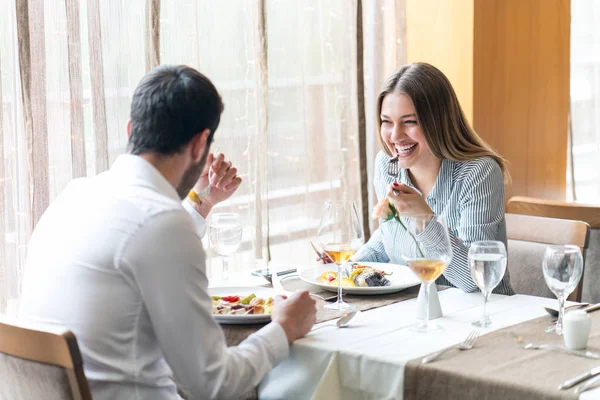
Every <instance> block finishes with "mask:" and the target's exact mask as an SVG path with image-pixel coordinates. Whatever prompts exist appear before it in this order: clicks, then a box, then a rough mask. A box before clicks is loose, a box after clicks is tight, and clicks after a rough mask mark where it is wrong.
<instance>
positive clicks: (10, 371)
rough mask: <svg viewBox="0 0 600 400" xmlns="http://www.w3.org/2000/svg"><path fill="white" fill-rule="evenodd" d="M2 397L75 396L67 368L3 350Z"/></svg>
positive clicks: (1, 399)
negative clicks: (13, 354) (4, 352)
mask: <svg viewBox="0 0 600 400" xmlns="http://www.w3.org/2000/svg"><path fill="white" fill-rule="evenodd" d="M0 377H2V378H1V379H0V381H1V382H2V384H1V385H0V400H29V399H44V400H65V399H72V398H73V396H72V394H71V389H70V386H69V378H68V376H67V372H66V370H65V369H64V368H61V367H57V366H54V365H48V364H42V363H38V362H35V361H29V360H24V359H22V358H17V357H13V356H9V355H7V354H3V353H0Z"/></svg>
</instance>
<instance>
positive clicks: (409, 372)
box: [223, 277, 600, 400]
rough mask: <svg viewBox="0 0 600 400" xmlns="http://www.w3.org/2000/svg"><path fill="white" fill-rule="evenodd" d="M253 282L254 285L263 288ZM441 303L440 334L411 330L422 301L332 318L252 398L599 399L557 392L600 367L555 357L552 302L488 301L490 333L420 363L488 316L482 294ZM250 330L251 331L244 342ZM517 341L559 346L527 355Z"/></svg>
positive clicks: (442, 294) (599, 336)
mask: <svg viewBox="0 0 600 400" xmlns="http://www.w3.org/2000/svg"><path fill="white" fill-rule="evenodd" d="M253 279H254V281H253V283H252V284H256V285H264V284H265V283H264V282H261V281H259V280H256V279H255V278H253ZM294 279H295V278H294V277H291V278H290V280H289V281H290V282H291V281H293V280H294ZM244 282H245V283H246V284H248V282H249V281H248V280H245V281H244ZM302 285H305V286H306V288H307V289H309V290H313V289H317V288H314V287H311V285H309V284H306V283H303V282H298V283H295V284H293V285H292V286H291V287H292V288H294V289H296V288H298V287H302ZM289 287H290V286H288V287H287V288H286V289H288V288H289ZM407 290H410V289H407ZM438 295H439V300H440V303H441V306H442V312H443V316H442V317H440V318H437V319H436V320H435V323H436V324H437V325H438V326H439V327H440V329H439V330H437V331H431V332H426V333H423V332H417V331H414V330H412V329H411V328H412V327H413V325H414V323H415V319H416V315H417V298H416V295H413V296H408V297H407V298H399V300H398V301H396V302H392V303H391V304H385V303H384V305H382V306H381V307H370V308H369V309H366V310H363V311H360V312H359V313H358V314H357V315H356V316H355V317H354V318H353V319H352V320H351V321H350V323H349V326H348V327H346V328H339V327H337V325H336V324H335V321H336V319H335V318H333V319H332V318H331V317H328V318H326V320H324V321H323V322H321V323H318V324H316V325H315V327H314V328H313V330H311V331H310V332H309V333H308V334H307V335H306V336H305V337H304V338H302V339H299V340H297V341H296V342H294V343H293V345H292V346H291V348H290V355H289V357H288V358H287V359H285V360H284V361H282V362H281V363H279V364H278V365H277V366H275V368H274V369H273V370H272V371H271V372H270V373H269V374H268V375H267V376H266V377H265V378H264V379H263V381H262V382H261V383H260V385H259V387H258V388H256V389H255V395H256V396H257V397H258V398H260V399H317V400H319V399H323V400H325V399H327V400H336V399H344V400H353V399H357V400H358V399H398V400H399V399H420V398H422V399H424V398H436V399H443V398H447V399H454V398H461V399H462V398H464V399H471V398H472V399H497V398H498V399H500V398H528V399H538V398H539V399H577V398H578V399H581V400H590V399H600V388H599V389H592V390H589V391H586V392H584V393H582V394H580V395H577V394H575V393H574V390H573V389H569V390H559V388H558V386H559V384H560V383H562V382H563V381H565V380H567V379H569V378H573V377H575V376H577V375H579V374H581V373H583V372H585V371H587V370H589V369H591V368H593V367H597V366H600V359H589V358H584V357H580V356H578V355H573V354H570V353H567V352H564V351H559V350H560V349H561V346H563V342H562V336H558V335H556V334H555V333H552V332H551V333H545V332H544V328H545V327H546V326H548V325H550V324H551V323H552V317H551V316H550V315H548V314H547V313H546V311H545V310H544V307H554V308H556V307H557V300H556V299H551V298H543V297H535V296H528V295H520V294H517V295H513V296H503V295H498V294H492V295H491V296H490V299H489V304H488V312H489V314H490V316H491V318H492V321H493V324H492V327H491V328H489V329H480V330H478V334H479V337H478V339H477V340H476V341H475V343H474V346H473V348H472V349H471V350H469V351H460V350H458V349H452V350H450V351H448V352H447V353H445V354H444V355H442V356H441V357H440V358H439V359H438V360H436V361H433V362H431V363H427V364H422V362H421V360H422V358H423V357H425V356H427V355H429V354H431V353H433V352H436V351H438V350H441V349H446V348H449V347H452V346H457V345H458V344H460V343H461V342H462V341H463V340H464V339H465V338H466V337H467V336H468V335H469V334H470V333H471V332H472V331H473V330H474V329H475V328H474V327H473V326H472V325H471V324H472V322H473V321H476V320H478V319H479V318H480V317H481V315H482V313H483V296H482V294H481V293H464V292H463V291H461V290H459V289H456V288H448V289H446V290H440V291H439V294H438ZM365 297H367V296H365ZM353 298H354V299H356V298H358V296H354V297H353ZM322 305H323V304H322V302H319V303H318V307H322ZM359 309H360V307H359ZM590 315H591V316H592V332H591V335H590V342H589V344H588V350H590V351H592V352H595V353H600V312H598V313H596V314H594V313H590ZM321 320H323V318H321ZM259 327H260V326H257V328H256V329H258V328H259ZM223 329H224V332H225V334H226V336H227V335H228V333H231V332H228V331H229V330H230V329H239V328H236V327H235V326H228V325H223ZM251 332H252V328H249V329H248V328H247V334H250V333H251ZM516 337H520V338H521V340H522V341H523V340H525V341H532V342H538V343H547V344H549V347H552V346H554V347H553V348H546V349H540V350H534V349H525V348H523V347H522V342H518V341H516V340H515V338H516Z"/></svg>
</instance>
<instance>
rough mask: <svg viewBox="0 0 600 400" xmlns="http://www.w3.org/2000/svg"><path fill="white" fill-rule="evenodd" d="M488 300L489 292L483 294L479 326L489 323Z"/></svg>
mask: <svg viewBox="0 0 600 400" xmlns="http://www.w3.org/2000/svg"><path fill="white" fill-rule="evenodd" d="M489 300H490V292H486V293H484V294H483V317H481V325H482V326H484V327H485V326H487V324H488V323H489V321H490V314H488V302H489Z"/></svg>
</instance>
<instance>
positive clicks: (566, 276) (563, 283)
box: [542, 245, 583, 335]
mask: <svg viewBox="0 0 600 400" xmlns="http://www.w3.org/2000/svg"><path fill="white" fill-rule="evenodd" d="M542 268H543V270H544V279H545V280H546V285H548V288H549V289H550V290H551V291H552V293H554V295H555V296H556V298H557V299H558V305H559V312H558V320H557V321H556V325H555V326H553V327H550V328H547V329H546V332H550V331H553V330H554V331H556V334H557V335H562V321H563V315H564V313H565V300H566V299H567V296H569V294H571V292H573V290H575V288H576V287H577V284H578V283H579V280H580V279H581V275H582V274H583V257H582V256H581V250H580V249H579V247H577V246H574V245H566V246H548V247H546V252H545V253H544V261H543V263H542Z"/></svg>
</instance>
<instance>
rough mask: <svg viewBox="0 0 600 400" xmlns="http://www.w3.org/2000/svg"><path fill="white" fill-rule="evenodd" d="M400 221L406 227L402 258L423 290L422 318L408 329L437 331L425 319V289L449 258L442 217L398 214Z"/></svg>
mask: <svg viewBox="0 0 600 400" xmlns="http://www.w3.org/2000/svg"><path fill="white" fill-rule="evenodd" d="M400 220H401V221H402V224H403V225H404V226H403V228H404V229H406V235H404V238H403V239H402V243H401V248H402V259H403V260H404V262H405V263H406V265H408V267H409V268H410V269H411V270H412V271H413V272H414V273H415V275H417V277H418V278H419V279H420V280H421V282H422V285H423V287H424V289H425V302H426V303H425V310H426V311H425V319H424V320H417V322H416V324H415V326H414V327H413V328H412V329H413V330H415V331H418V332H428V331H432V330H437V329H439V327H438V326H437V325H436V324H434V323H430V322H429V292H430V291H431V285H433V283H434V282H435V280H436V279H437V278H439V277H440V275H442V272H444V270H445V269H446V267H447V266H448V264H449V263H450V260H451V259H452V245H451V244H450V237H449V236H448V228H447V225H446V219H445V218H444V217H443V216H440V215H434V214H420V215H402V214H400Z"/></svg>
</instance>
